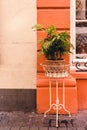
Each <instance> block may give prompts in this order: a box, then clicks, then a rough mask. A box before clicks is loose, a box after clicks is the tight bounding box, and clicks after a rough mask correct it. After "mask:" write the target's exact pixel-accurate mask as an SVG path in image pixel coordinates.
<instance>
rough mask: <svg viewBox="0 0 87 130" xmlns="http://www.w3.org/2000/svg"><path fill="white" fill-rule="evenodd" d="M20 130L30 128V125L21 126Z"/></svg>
mask: <svg viewBox="0 0 87 130" xmlns="http://www.w3.org/2000/svg"><path fill="white" fill-rule="evenodd" d="M19 130H29V126H23V127H20V129H19Z"/></svg>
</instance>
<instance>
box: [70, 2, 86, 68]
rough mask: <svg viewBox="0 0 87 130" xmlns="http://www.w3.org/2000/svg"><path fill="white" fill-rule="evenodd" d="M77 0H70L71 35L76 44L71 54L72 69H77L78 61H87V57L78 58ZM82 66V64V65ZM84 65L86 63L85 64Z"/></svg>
mask: <svg viewBox="0 0 87 130" xmlns="http://www.w3.org/2000/svg"><path fill="white" fill-rule="evenodd" d="M75 2H76V0H70V35H71V43H73V45H74V48H75V49H74V50H73V54H71V55H70V64H71V69H72V68H74V69H76V67H75V65H76V63H77V62H79V63H81V64H82V63H83V64H85V63H87V58H86V59H84V58H82V59H78V58H76V24H75V23H76V3H75ZM80 66H81V65H80ZM83 66H84V65H83Z"/></svg>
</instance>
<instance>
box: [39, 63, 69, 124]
mask: <svg viewBox="0 0 87 130" xmlns="http://www.w3.org/2000/svg"><path fill="white" fill-rule="evenodd" d="M41 65H42V66H43V69H44V71H45V75H46V76H47V77H48V78H49V95H50V101H49V102H50V106H49V109H48V110H47V111H45V113H44V117H46V115H47V113H48V112H50V110H51V109H54V110H55V111H56V127H58V119H59V117H58V116H59V110H61V109H64V110H65V111H66V112H67V113H68V114H69V117H71V114H70V111H68V110H67V109H66V108H65V81H64V80H65V77H67V76H68V75H69V68H70V65H69V64H63V63H59V62H46V63H42V64H41ZM52 78H54V79H55V84H56V101H55V103H52ZM59 78H62V87H63V96H62V97H63V99H62V100H63V103H60V101H59V95H58V87H59V86H58V85H59V83H58V79H59Z"/></svg>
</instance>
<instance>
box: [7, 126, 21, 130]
mask: <svg viewBox="0 0 87 130" xmlns="http://www.w3.org/2000/svg"><path fill="white" fill-rule="evenodd" d="M9 130H20V127H19V126H18V127H11V129H9Z"/></svg>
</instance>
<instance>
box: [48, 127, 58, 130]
mask: <svg viewBox="0 0 87 130" xmlns="http://www.w3.org/2000/svg"><path fill="white" fill-rule="evenodd" d="M57 129H58V128H57V127H50V128H49V130H57ZM58 130H59V129H58Z"/></svg>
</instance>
